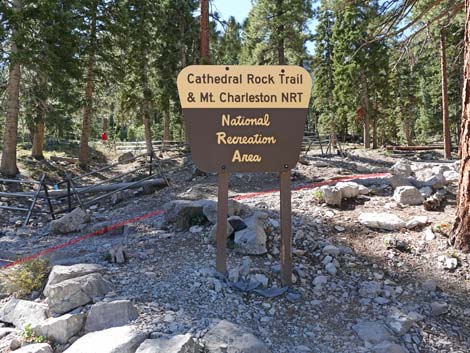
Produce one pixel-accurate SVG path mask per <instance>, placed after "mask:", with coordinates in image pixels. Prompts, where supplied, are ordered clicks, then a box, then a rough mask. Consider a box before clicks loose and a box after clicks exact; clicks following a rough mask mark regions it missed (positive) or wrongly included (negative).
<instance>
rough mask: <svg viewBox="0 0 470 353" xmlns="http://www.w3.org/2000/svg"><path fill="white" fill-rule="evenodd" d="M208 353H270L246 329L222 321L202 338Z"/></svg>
mask: <svg viewBox="0 0 470 353" xmlns="http://www.w3.org/2000/svg"><path fill="white" fill-rule="evenodd" d="M202 341H203V343H204V346H205V349H206V351H207V352H208V353H225V352H233V353H269V352H270V350H269V348H268V346H267V345H266V344H265V343H264V342H262V341H261V340H259V339H258V338H257V337H256V336H254V335H253V334H252V333H251V332H250V331H248V330H247V329H246V328H244V327H241V326H238V325H235V324H233V323H231V322H229V321H226V320H222V321H219V322H218V323H217V324H216V325H214V326H213V327H212V328H211V329H209V331H208V332H207V333H206V334H205V335H204V337H203V338H202Z"/></svg>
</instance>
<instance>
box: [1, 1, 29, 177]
mask: <svg viewBox="0 0 470 353" xmlns="http://www.w3.org/2000/svg"><path fill="white" fill-rule="evenodd" d="M22 5H23V4H22V2H21V0H14V1H13V3H12V8H11V9H8V8H7V10H11V11H10V14H11V17H10V19H9V20H10V21H9V22H10V23H9V24H10V26H11V34H10V40H9V44H10V52H9V74H8V83H7V88H6V92H7V103H6V119H5V130H4V134H3V152H2V161H1V164H0V172H1V173H3V174H5V175H6V176H14V175H16V174H17V173H18V167H17V165H16V140H17V134H18V114H19V108H20V107H19V93H20V81H21V63H20V62H21V61H20V55H21V52H20V49H19V47H20V45H19V44H20V43H19V42H20V40H19V34H20V33H21V11H22Z"/></svg>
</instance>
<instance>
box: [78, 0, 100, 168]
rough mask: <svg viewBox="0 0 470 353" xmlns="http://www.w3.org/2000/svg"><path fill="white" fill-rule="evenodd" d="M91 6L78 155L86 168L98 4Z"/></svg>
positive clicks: (88, 150) (91, 112) (91, 107)
mask: <svg viewBox="0 0 470 353" xmlns="http://www.w3.org/2000/svg"><path fill="white" fill-rule="evenodd" d="M93 6H94V8H93V13H92V17H91V28H90V50H89V54H88V55H89V57H88V67H87V78H86V86H85V106H84V108H83V122H82V134H81V136H80V151H79V154H78V162H79V164H80V166H82V167H86V166H87V164H88V160H89V158H90V147H89V146H88V141H89V139H90V130H91V118H92V114H93V90H94V83H95V82H94V81H95V64H96V57H95V56H96V12H97V11H98V9H97V7H98V3H97V2H95V3H94V4H93Z"/></svg>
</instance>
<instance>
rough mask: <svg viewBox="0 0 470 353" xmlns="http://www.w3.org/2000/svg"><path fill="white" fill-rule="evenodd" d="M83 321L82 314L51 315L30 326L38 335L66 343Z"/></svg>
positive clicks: (80, 327)
mask: <svg viewBox="0 0 470 353" xmlns="http://www.w3.org/2000/svg"><path fill="white" fill-rule="evenodd" d="M84 321H85V315H84V314H74V315H72V314H66V315H62V316H59V317H51V318H49V319H47V320H45V321H42V322H41V323H39V324H37V325H34V326H32V327H31V329H32V331H33V332H34V333H35V334H37V335H38V336H43V337H46V338H47V339H49V340H52V341H54V342H58V343H60V344H66V343H67V342H68V341H69V339H70V338H72V337H73V336H75V335H77V334H78V333H79V332H80V331H81V329H82V327H83V323H84Z"/></svg>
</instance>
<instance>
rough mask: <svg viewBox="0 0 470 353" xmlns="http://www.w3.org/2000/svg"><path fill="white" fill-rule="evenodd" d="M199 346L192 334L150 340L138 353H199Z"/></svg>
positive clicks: (146, 341)
mask: <svg viewBox="0 0 470 353" xmlns="http://www.w3.org/2000/svg"><path fill="white" fill-rule="evenodd" d="M199 352H200V349H199V345H198V344H197V343H196V341H195V340H194V339H193V338H192V336H191V334H189V333H188V334H186V335H176V336H170V337H166V336H164V337H160V338H157V339H148V340H145V341H144V343H142V344H141V345H140V347H139V348H138V349H137V352H136V353H199Z"/></svg>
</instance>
